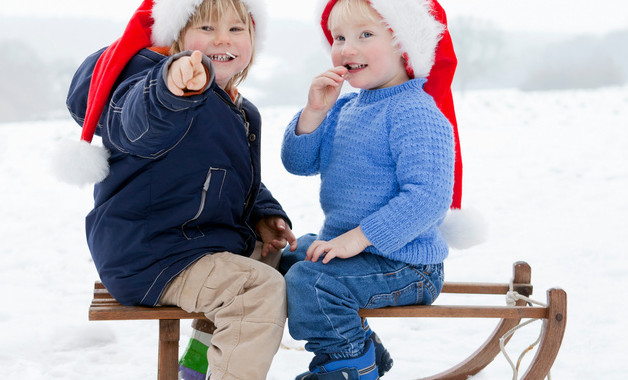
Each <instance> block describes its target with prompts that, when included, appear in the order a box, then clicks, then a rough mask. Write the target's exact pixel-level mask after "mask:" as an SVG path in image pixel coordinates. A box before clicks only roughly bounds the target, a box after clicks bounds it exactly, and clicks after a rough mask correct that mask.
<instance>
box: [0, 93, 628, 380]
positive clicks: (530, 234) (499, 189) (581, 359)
mask: <svg viewBox="0 0 628 380" xmlns="http://www.w3.org/2000/svg"><path fill="white" fill-rule="evenodd" d="M456 102H457V112H458V118H459V124H460V133H461V138H462V149H463V158H464V163H465V183H464V184H465V188H464V196H463V203H464V204H465V205H467V206H473V207H476V208H479V209H480V210H482V211H483V213H484V215H485V216H486V217H487V219H488V220H489V222H490V231H491V234H490V239H489V241H488V242H487V243H485V244H484V245H482V246H479V247H476V248H473V249H471V250H467V251H454V252H452V253H451V255H450V257H449V259H447V261H446V276H447V279H448V280H451V281H497V282H505V281H508V280H509V278H510V274H511V265H512V263H513V262H515V261H517V260H525V261H527V262H529V263H530V264H531V266H532V270H533V272H532V279H533V283H534V285H535V289H536V293H535V295H534V298H536V299H539V300H545V289H547V288H550V287H553V286H560V287H563V288H564V289H566V290H567V293H568V304H569V312H568V318H567V333H566V335H565V339H564V341H563V345H562V348H561V351H560V353H559V355H558V358H557V360H556V363H555V365H554V368H553V371H552V375H553V378H554V379H620V378H624V376H625V373H626V371H627V370H628V363H627V362H626V360H625V352H626V351H625V346H624V342H625V339H626V337H628V334H627V333H626V332H625V330H624V327H625V326H626V319H627V318H628V313H627V307H626V302H624V299H623V297H622V294H623V290H625V289H626V288H628V276H627V275H626V273H625V271H626V267H625V263H626V262H627V259H626V258H625V257H624V255H625V254H626V253H628V252H626V249H625V248H622V247H624V245H623V243H621V240H620V239H621V236H625V235H624V234H625V231H626V227H628V200H627V199H628V198H627V197H626V196H625V195H623V194H624V193H625V192H626V189H628V156H627V153H626V151H627V150H626V146H627V145H628V128H627V127H628V87H623V88H613V89H603V90H595V91H582V92H579V91H573V92H555V93H520V92H517V91H483V92H468V93H466V94H464V96H463V95H457V99H456ZM261 111H262V114H263V117H264V123H265V124H264V127H265V132H264V133H265V135H264V144H265V145H264V157H263V164H264V182H265V183H266V185H267V186H268V187H269V188H270V189H271V190H272V191H273V193H274V194H275V196H276V197H277V198H278V199H279V200H280V201H281V202H282V203H283V204H284V207H285V208H286V209H287V211H288V213H289V214H290V216H291V217H292V219H293V221H294V225H295V232H296V233H297V234H303V233H305V232H309V231H316V230H317V229H318V228H319V225H320V222H321V219H322V215H321V212H320V210H319V208H318V196H317V186H318V180H317V178H298V177H294V176H291V175H289V174H287V173H286V172H285V171H284V170H283V167H282V166H281V163H280V161H279V157H278V149H279V144H280V138H281V134H282V132H283V126H284V125H285V123H286V122H287V121H288V120H289V119H290V118H291V116H292V114H293V113H294V112H295V109H293V108H273V109H262V110H261ZM78 136H79V129H78V128H77V126H76V125H75V124H74V123H73V122H72V121H71V120H69V119H68V120H61V121H46V122H37V123H23V124H0V178H1V181H0V198H1V199H2V202H1V203H0V218H1V220H0V222H1V223H2V224H1V226H2V228H1V229H0V247H1V248H0V254H1V259H2V269H1V275H0V299H2V306H1V307H0V368H1V369H2V375H1V377H2V378H10V379H26V380H39V379H68V380H70V379H108V380H110V379H154V378H155V377H156V371H157V369H156V354H157V351H156V350H157V345H156V342H157V323H156V322H153V321H124V322H88V321H87V308H88V305H89V301H90V299H91V289H92V284H93V281H94V280H95V279H97V274H96V272H95V270H94V268H93V264H92V262H91V260H90V256H89V253H88V251H87V247H86V244H85V241H84V240H85V238H84V232H83V217H84V215H85V214H86V213H87V212H88V211H89V209H90V207H91V203H92V199H91V190H90V189H87V188H83V189H79V188H73V187H70V186H67V185H64V184H60V183H58V182H56V180H55V179H53V178H52V176H51V175H50V174H49V167H48V164H47V160H48V157H49V154H50V152H51V149H52V147H53V145H54V143H55V142H56V141H57V140H59V139H62V138H76V139H78ZM461 300H462V301H463V302H474V300H466V299H464V298H462V299H460V298H453V297H452V298H446V297H445V296H443V297H441V298H439V300H438V301H437V302H438V303H445V302H457V301H461ZM481 302H492V303H495V304H503V302H504V300H503V298H502V297H496V298H494V297H491V298H487V299H482V300H481ZM370 322H371V325H372V326H373V327H374V329H375V330H376V331H377V332H378V333H379V335H380V336H381V337H382V340H383V341H384V343H385V344H386V346H387V347H388V349H389V350H390V351H391V353H392V356H393V357H394V359H395V367H394V368H393V370H392V371H391V372H389V374H388V375H387V376H386V377H385V378H386V379H401V380H405V379H413V378H417V377H420V376H427V375H430V374H434V373H436V372H439V371H440V370H443V369H446V368H448V367H449V366H451V365H453V364H455V363H457V362H459V361H461V360H463V359H464V358H466V357H467V356H468V355H469V354H470V353H471V352H473V351H474V350H475V348H476V347H478V346H479V344H480V343H481V342H483V341H484V339H485V338H486V337H487V336H488V334H489V333H490V332H491V331H492V329H493V327H494V325H495V323H496V322H495V321H493V320H425V319H424V320H412V319H402V320H376V319H372V320H371V321H370ZM538 327H539V324H538V322H535V323H534V324H533V325H531V326H529V327H527V328H526V329H525V330H524V331H522V332H520V333H518V335H516V336H515V338H514V340H513V341H512V343H511V344H510V345H509V347H510V351H509V352H511V354H512V355H514V356H516V355H518V353H519V352H520V350H521V349H522V348H523V347H525V346H526V345H527V344H528V343H530V342H531V341H533V340H534V338H535V337H536V334H537V331H538ZM182 332H183V334H184V335H185V334H189V332H190V329H189V323H188V322H187V321H184V322H183V323H182ZM185 343H186V337H184V339H182V345H183V344H185ZM283 343H284V347H282V349H281V350H280V351H279V353H278V354H277V356H276V358H275V360H274V362H273V365H272V368H271V372H270V374H269V376H268V378H269V379H277V380H279V379H281V380H284V379H291V378H293V375H295V374H297V373H299V372H301V371H302V370H303V369H305V368H306V366H307V364H308V362H309V360H310V354H309V353H307V352H305V351H303V349H302V347H303V344H302V342H296V341H293V340H292V339H290V337H289V335H288V334H287V333H286V334H285V337H284V342H283ZM622 352H623V353H624V354H622ZM529 357H532V354H530V355H529ZM622 373H623V374H624V375H621V374H622ZM511 376H512V375H511V371H510V367H509V366H508V364H507V362H506V361H505V359H504V358H503V357H498V358H497V359H496V360H495V361H494V362H493V363H492V364H491V365H489V367H488V368H487V369H485V370H484V371H483V372H481V373H480V374H479V375H477V376H475V377H474V379H478V380H480V379H510V378H511Z"/></svg>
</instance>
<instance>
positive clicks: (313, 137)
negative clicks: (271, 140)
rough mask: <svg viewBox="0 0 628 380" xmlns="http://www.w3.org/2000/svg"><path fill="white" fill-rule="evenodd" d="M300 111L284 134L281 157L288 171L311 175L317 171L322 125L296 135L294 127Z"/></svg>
mask: <svg viewBox="0 0 628 380" xmlns="http://www.w3.org/2000/svg"><path fill="white" fill-rule="evenodd" d="M300 116H301V111H299V113H297V115H296V116H295V117H294V118H293V119H292V121H291V122H290V124H289V125H288V127H287V128H286V132H285V134H284V139H283V145H282V147H281V159H282V161H283V164H284V166H285V168H286V170H288V171H289V172H290V173H293V174H298V175H312V174H315V173H316V172H317V171H318V162H319V156H318V154H319V150H320V144H321V140H322V137H323V132H322V129H323V125H321V126H320V127H318V128H317V129H316V130H314V131H313V132H312V133H309V134H303V135H297V134H296V127H297V123H298V121H299V117H300Z"/></svg>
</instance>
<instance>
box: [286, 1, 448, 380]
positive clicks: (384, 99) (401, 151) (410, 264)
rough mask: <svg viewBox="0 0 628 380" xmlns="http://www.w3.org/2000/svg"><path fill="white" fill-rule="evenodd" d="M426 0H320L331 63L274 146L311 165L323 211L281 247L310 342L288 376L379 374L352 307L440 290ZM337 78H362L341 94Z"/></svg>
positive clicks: (439, 117) (439, 119) (443, 185)
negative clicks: (305, 366)
mask: <svg viewBox="0 0 628 380" xmlns="http://www.w3.org/2000/svg"><path fill="white" fill-rule="evenodd" d="M432 6H433V5H432V2H431V1H429V0H403V1H394V2H393V1H389V0H379V1H377V0H371V1H367V0H337V1H336V0H331V1H329V2H328V3H327V5H326V8H325V10H324V11H323V22H322V26H323V30H324V31H325V33H326V35H328V38H329V37H331V40H330V42H331V43H332V46H331V57H332V63H333V66H334V67H333V68H331V69H329V70H327V71H325V72H324V73H322V74H321V75H319V76H317V77H315V78H314V79H313V81H312V84H311V87H310V90H309V95H308V102H307V104H306V106H305V107H304V108H303V109H302V110H301V111H300V112H299V113H298V114H297V115H296V116H295V118H294V119H293V120H292V121H291V123H290V124H289V126H288V128H287V130H286V132H285V135H284V141H283V146H282V152H281V156H282V160H283V163H284V165H285V167H286V169H287V170H288V171H289V172H291V173H293V174H297V175H315V174H320V178H321V189H320V202H321V206H322V209H323V211H324V214H325V221H324V224H323V227H322V229H321V230H320V232H319V234H318V236H316V235H311V234H310V235H306V236H303V237H301V238H300V239H299V241H298V249H297V250H296V251H295V252H289V251H288V250H286V251H285V252H284V255H283V257H282V266H283V268H284V270H287V274H286V277H285V278H286V284H287V293H288V316H289V317H288V327H289V329H290V334H291V335H292V337H293V338H294V339H298V340H306V341H307V343H306V345H305V347H306V349H307V350H308V351H311V352H313V353H314V354H315V357H314V359H313V360H312V362H311V364H310V366H309V371H308V372H305V373H303V374H301V375H299V376H297V379H303V380H311V379H336V378H337V379H367V380H369V379H377V378H379V376H381V375H383V374H384V373H385V372H386V371H387V370H388V369H390V367H391V366H392V360H391V359H390V357H389V356H388V353H387V352H386V350H385V349H384V348H383V346H382V345H381V342H379V340H378V339H377V338H376V336H375V335H374V333H372V331H371V330H370V329H369V328H368V325H367V324H365V323H363V322H362V320H361V318H360V316H359V315H358V309H360V308H380V307H385V306H397V305H409V304H426V305H428V304H431V303H432V302H433V301H434V300H435V299H436V297H437V296H438V295H439V293H440V291H441V288H442V285H443V260H444V259H445V258H446V257H447V254H448V245H447V242H446V241H445V239H444V238H443V236H442V235H441V233H440V230H439V225H440V224H441V222H442V221H443V219H444V217H445V215H446V213H447V211H448V209H449V208H450V205H451V204H452V196H453V188H454V162H455V138H454V129H453V128H452V124H451V123H450V121H449V120H448V119H447V117H445V115H444V114H443V113H442V112H441V111H440V110H439V108H438V106H437V104H436V103H435V100H434V99H433V97H432V96H431V95H430V94H428V93H426V91H425V90H424V86H425V84H426V81H427V79H426V78H427V77H428V74H430V71H431V69H432V67H433V65H434V61H435V51H436V47H437V45H438V43H439V40H440V39H441V36H442V35H443V33H444V25H443V24H442V23H440V22H438V21H437V20H436V18H435V16H434V15H433V12H432ZM430 79H432V78H431V77H430ZM344 82H349V84H350V85H351V86H353V87H355V88H358V89H360V91H359V92H357V93H349V94H345V95H342V96H340V90H341V87H342V85H343V83H344ZM448 85H449V84H448ZM376 351H377V352H376Z"/></svg>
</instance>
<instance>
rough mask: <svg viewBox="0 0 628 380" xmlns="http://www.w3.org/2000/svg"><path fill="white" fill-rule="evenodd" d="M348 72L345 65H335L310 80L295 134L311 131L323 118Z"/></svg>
mask: <svg viewBox="0 0 628 380" xmlns="http://www.w3.org/2000/svg"><path fill="white" fill-rule="evenodd" d="M348 72H349V70H347V68H346V67H344V66H336V67H334V68H333V69H329V70H327V71H325V72H324V73H322V74H321V75H319V76H317V77H315V78H314V79H313V80H312V84H311V86H310V92H309V94H308V97H307V105H306V106H305V108H303V111H302V112H301V116H300V117H299V122H298V123H297V128H296V134H297V135H301V134H307V133H312V132H313V131H314V130H316V128H318V126H319V125H320V124H321V123H322V122H323V120H325V117H326V116H327V111H329V110H330V109H331V107H332V106H333V105H334V103H335V102H336V100H338V96H340V90H341V89H342V84H343V83H344V81H345V78H344V76H345V75H346V74H347V73H348Z"/></svg>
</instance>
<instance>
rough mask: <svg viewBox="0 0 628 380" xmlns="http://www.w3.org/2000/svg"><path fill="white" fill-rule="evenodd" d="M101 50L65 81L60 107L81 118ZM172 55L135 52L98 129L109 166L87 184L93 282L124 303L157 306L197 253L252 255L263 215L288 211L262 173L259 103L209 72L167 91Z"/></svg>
mask: <svg viewBox="0 0 628 380" xmlns="http://www.w3.org/2000/svg"><path fill="white" fill-rule="evenodd" d="M103 50H104V49H103ZM103 50H101V51H99V52H96V53H95V54H93V55H91V56H90V57H88V58H87V59H86V60H85V62H84V63H83V64H82V65H81V66H80V68H79V69H78V71H77V72H76V74H75V76H74V79H73V81H72V84H71V86H70V91H69V95H68V100H67V104H68V108H69V110H70V112H71V114H72V116H73V118H74V119H75V120H76V121H77V122H78V123H79V124H80V125H82V124H83V119H84V115H85V108H86V103H87V93H88V91H89V85H90V79H91V76H92V72H93V69H94V66H95V64H96V61H97V60H98V58H99V57H100V55H101V54H102V52H103ZM172 59H173V58H172V57H170V58H169V57H165V56H163V55H161V54H159V53H156V52H154V51H151V50H148V49H144V50H142V51H140V52H139V53H138V54H137V55H136V56H135V57H134V58H133V59H132V60H131V61H130V62H129V63H128V64H127V66H126V67H125V69H124V71H123V73H122V74H121V76H120V78H119V80H118V82H117V83H116V85H115V86H114V90H113V91H112V95H111V98H110V101H109V103H108V105H107V107H106V108H105V110H104V111H103V114H102V115H101V118H100V120H99V124H98V129H97V132H96V133H97V134H99V135H100V136H101V137H102V141H103V145H104V146H105V147H106V148H107V149H108V150H109V151H110V153H111V157H110V158H109V165H110V173H109V176H108V177H107V178H106V179H105V180H104V181H102V182H101V183H98V184H96V185H95V186H94V201H95V202H94V203H95V204H94V209H93V210H92V211H91V212H90V213H89V215H88V216H87V218H86V232H87V242H88V245H89V249H90V251H91V254H92V257H93V259H94V263H95V264H96V268H97V270H98V273H99V275H100V279H101V281H102V282H103V283H104V285H105V286H106V287H107V289H108V290H109V291H110V292H111V294H112V295H113V296H114V297H115V298H116V299H117V300H118V301H119V302H120V303H122V304H125V305H134V304H143V305H150V306H152V305H155V304H156V303H157V302H158V300H159V297H160V296H161V293H162V292H163V290H164V288H165V287H166V285H167V284H168V283H169V282H170V281H171V280H172V279H173V278H174V277H176V276H177V275H178V274H179V273H180V272H181V271H182V270H184V269H185V268H186V267H188V266H189V265H190V264H192V263H193V262H194V261H196V260H197V259H198V258H200V257H201V256H203V255H205V254H208V253H215V252H221V251H229V252H233V253H237V254H241V255H245V256H248V255H250V253H251V251H252V250H253V247H254V245H255V240H256V235H255V233H254V231H253V228H254V227H255V225H256V223H257V222H258V221H259V220H260V219H261V218H263V217H264V216H270V215H277V216H281V217H283V218H285V219H286V220H288V218H287V216H286V214H285V213H284V211H283V210H282V208H281V206H280V205H279V203H278V202H277V201H276V200H275V199H274V198H273V197H272V195H271V194H270V192H269V191H268V190H267V189H266V188H265V187H264V185H263V184H262V183H261V180H260V137H261V135H260V132H261V130H260V128H261V120H260V115H259V112H258V110H257V108H255V106H254V105H253V104H252V103H250V102H249V101H248V100H246V99H243V98H240V99H242V102H241V106H240V107H238V106H236V105H235V104H234V102H232V100H231V98H230V97H229V96H228V95H227V93H226V92H225V91H223V90H222V89H221V88H220V87H219V86H218V85H217V84H216V83H215V82H214V81H213V77H212V80H211V81H210V83H209V85H208V86H207V88H205V89H204V90H203V91H202V93H201V94H198V95H193V96H190V97H178V96H175V95H173V94H172V93H170V91H168V89H167V87H166V83H165V73H166V72H167V67H168V65H169V64H170V63H171V61H172ZM204 63H205V64H206V66H211V62H210V61H209V60H208V59H206V60H205V61H204ZM236 103H237V102H236ZM288 222H289V221H288Z"/></svg>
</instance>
